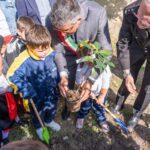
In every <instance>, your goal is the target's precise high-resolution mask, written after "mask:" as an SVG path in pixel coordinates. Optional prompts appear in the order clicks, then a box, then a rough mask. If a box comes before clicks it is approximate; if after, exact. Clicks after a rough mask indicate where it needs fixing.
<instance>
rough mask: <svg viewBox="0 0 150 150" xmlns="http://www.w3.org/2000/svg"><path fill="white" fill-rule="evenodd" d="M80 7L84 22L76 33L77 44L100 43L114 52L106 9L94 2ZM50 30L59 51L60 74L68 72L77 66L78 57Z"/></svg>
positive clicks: (55, 47)
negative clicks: (71, 67) (85, 42)
mask: <svg viewBox="0 0 150 150" xmlns="http://www.w3.org/2000/svg"><path fill="white" fill-rule="evenodd" d="M80 6H81V15H82V21H81V24H80V26H79V28H78V30H77V32H76V40H77V41H76V42H77V44H79V43H80V42H81V41H83V40H90V41H91V42H94V41H98V42H100V44H101V46H102V48H103V49H108V50H112V48H111V43H110V36H109V31H108V21H107V13H106V10H105V8H103V7H102V6H100V5H99V4H98V3H96V2H94V1H84V2H82V3H80ZM49 28H50V32H51V35H52V43H53V44H54V49H55V50H56V51H57V54H56V63H57V66H58V69H59V72H61V71H67V67H70V66H72V65H74V64H75V60H76V58H77V57H76V56H75V55H74V54H73V53H72V52H71V51H70V50H68V49H67V48H66V47H65V46H64V45H63V43H62V41H61V40H60V38H59V37H58V34H57V32H56V30H54V29H53V26H52V25H51V27H49Z"/></svg>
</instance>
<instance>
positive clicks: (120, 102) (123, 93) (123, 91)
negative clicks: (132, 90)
mask: <svg viewBox="0 0 150 150" xmlns="http://www.w3.org/2000/svg"><path fill="white" fill-rule="evenodd" d="M144 61H145V59H144V58H142V59H140V60H139V61H138V62H136V63H135V64H133V65H132V66H131V74H132V76H133V78H134V82H136V80H137V76H138V73H139V70H140V68H141V66H142V65H143V63H144ZM128 95H129V91H128V90H127V88H126V86H125V80H123V82H122V84H121V86H120V88H119V90H118V93H117V97H116V106H115V108H114V109H113V110H112V112H113V113H117V112H118V111H119V110H120V109H122V108H123V106H124V103H125V100H126V99H127V97H128Z"/></svg>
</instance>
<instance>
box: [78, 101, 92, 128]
mask: <svg viewBox="0 0 150 150" xmlns="http://www.w3.org/2000/svg"><path fill="white" fill-rule="evenodd" d="M91 105H92V100H91V99H88V100H86V101H84V102H82V103H81V108H80V111H79V112H78V114H77V122H76V128H78V129H81V128H82V127H83V124H84V117H85V116H86V115H87V114H88V113H89V111H90V109H91Z"/></svg>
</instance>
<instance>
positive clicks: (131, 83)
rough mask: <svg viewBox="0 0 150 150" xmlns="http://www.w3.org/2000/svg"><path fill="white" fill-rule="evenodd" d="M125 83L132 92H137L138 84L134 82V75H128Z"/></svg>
mask: <svg viewBox="0 0 150 150" xmlns="http://www.w3.org/2000/svg"><path fill="white" fill-rule="evenodd" d="M125 85H126V87H127V89H128V91H129V92H130V93H132V94H135V93H136V86H135V84H134V79H133V77H132V75H128V76H127V77H126V78H125Z"/></svg>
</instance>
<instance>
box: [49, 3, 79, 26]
mask: <svg viewBox="0 0 150 150" xmlns="http://www.w3.org/2000/svg"><path fill="white" fill-rule="evenodd" d="M80 11H81V10H80V6H79V4H78V1H77V0H57V2H56V3H55V4H54V6H53V8H52V11H51V13H50V20H51V23H52V25H53V26H54V27H56V28H59V27H61V26H63V25H64V24H65V23H66V22H68V21H69V22H70V23H72V24H73V23H75V22H76V21H77V19H78V17H79V16H80Z"/></svg>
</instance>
